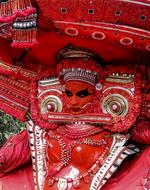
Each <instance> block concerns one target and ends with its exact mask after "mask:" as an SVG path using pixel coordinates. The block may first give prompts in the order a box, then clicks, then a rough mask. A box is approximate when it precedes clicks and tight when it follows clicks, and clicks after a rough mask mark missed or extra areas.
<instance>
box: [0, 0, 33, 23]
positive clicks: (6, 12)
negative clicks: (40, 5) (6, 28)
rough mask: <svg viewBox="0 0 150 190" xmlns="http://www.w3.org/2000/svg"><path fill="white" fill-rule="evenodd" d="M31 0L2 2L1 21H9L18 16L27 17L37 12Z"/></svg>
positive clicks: (0, 3) (0, 8) (0, 5)
mask: <svg viewBox="0 0 150 190" xmlns="http://www.w3.org/2000/svg"><path fill="white" fill-rule="evenodd" d="M35 12H36V8H34V7H32V4H31V1H30V0H8V1H6V0H5V1H2V2H0V22H9V21H13V20H15V18H16V17H21V16H23V17H25V16H28V15H29V14H32V13H35Z"/></svg>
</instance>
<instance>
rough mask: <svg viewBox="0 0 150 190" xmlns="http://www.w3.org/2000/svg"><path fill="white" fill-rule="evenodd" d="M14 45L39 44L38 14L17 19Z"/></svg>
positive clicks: (30, 45) (20, 46) (25, 46)
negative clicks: (37, 36) (37, 37)
mask: <svg viewBox="0 0 150 190" xmlns="http://www.w3.org/2000/svg"><path fill="white" fill-rule="evenodd" d="M12 28H13V30H12V33H13V35H12V36H13V37H12V39H13V43H12V44H11V46H12V47H17V48H29V47H32V46H33V45H35V44H37V40H36V35H37V14H32V15H29V16H28V18H26V19H23V17H22V18H20V20H17V21H15V22H14V23H13V26H12Z"/></svg>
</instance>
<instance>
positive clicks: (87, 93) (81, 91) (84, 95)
mask: <svg viewBox="0 0 150 190" xmlns="http://www.w3.org/2000/svg"><path fill="white" fill-rule="evenodd" d="M76 95H77V96H79V97H80V98H84V97H86V96H89V95H90V93H89V91H88V89H87V88H86V89H84V90H80V91H79V92H77V93H76Z"/></svg>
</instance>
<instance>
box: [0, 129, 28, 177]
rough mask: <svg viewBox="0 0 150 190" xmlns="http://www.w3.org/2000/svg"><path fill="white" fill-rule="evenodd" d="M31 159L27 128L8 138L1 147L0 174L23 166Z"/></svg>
mask: <svg viewBox="0 0 150 190" xmlns="http://www.w3.org/2000/svg"><path fill="white" fill-rule="evenodd" d="M29 160H30V147H29V137H28V133H27V131H26V130H24V131H22V132H20V133H19V134H17V135H14V136H12V137H10V139H8V141H7V142H6V143H5V144H4V146H3V147H2V148H1V149H0V175H2V173H3V174H5V173H6V172H10V171H11V170H13V169H15V168H17V167H19V166H22V165H23V164H25V163H27V162H29Z"/></svg>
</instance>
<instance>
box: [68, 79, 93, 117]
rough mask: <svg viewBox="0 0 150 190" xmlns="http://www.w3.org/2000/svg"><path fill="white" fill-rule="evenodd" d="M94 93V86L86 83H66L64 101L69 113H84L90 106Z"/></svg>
mask: <svg viewBox="0 0 150 190" xmlns="http://www.w3.org/2000/svg"><path fill="white" fill-rule="evenodd" d="M94 92H95V88H94V86H92V85H91V84H88V83H86V82H82V81H69V82H67V83H66V85H65V100H66V103H67V106H68V108H69V109H70V111H71V113H72V114H82V113H85V112H86V111H87V110H88V108H89V107H90V105H91V104H92V101H93V97H94Z"/></svg>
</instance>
